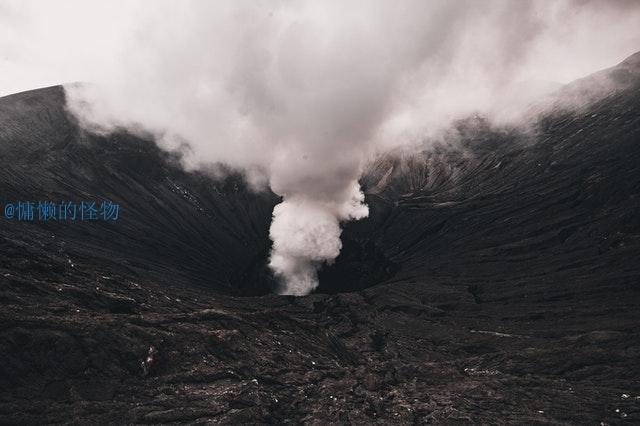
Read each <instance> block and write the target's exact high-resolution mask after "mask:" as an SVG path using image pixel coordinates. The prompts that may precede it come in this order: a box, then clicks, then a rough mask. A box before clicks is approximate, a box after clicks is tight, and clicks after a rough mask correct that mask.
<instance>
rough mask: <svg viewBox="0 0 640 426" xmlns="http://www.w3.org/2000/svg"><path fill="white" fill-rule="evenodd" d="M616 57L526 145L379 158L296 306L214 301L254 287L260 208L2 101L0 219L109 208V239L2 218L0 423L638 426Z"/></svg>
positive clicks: (135, 150)
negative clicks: (73, 203) (315, 289)
mask: <svg viewBox="0 0 640 426" xmlns="http://www.w3.org/2000/svg"><path fill="white" fill-rule="evenodd" d="M634 57H636V56H634ZM634 57H632V58H630V60H627V61H625V62H624V63H623V64H621V65H620V66H618V67H614V68H613V69H611V70H608V71H607V73H605V74H599V75H597V76H596V77H594V78H598V79H601V78H602V76H603V75H604V76H605V78H609V77H608V76H611V75H612V74H611V73H612V72H613V73H614V75H615V76H617V77H615V79H614V80H615V81H614V83H615V84H614V85H613V86H609V91H608V92H607V93H608V94H607V95H606V96H605V97H604V98H602V99H600V100H599V101H597V102H595V103H593V104H592V105H590V106H588V107H585V108H581V109H578V110H575V109H567V108H566V103H563V102H559V103H558V104H557V109H556V110H555V111H553V112H551V113H549V114H547V115H545V116H541V117H539V126H538V128H537V133H535V134H527V135H524V134H522V133H519V132H518V131H515V130H500V129H495V128H492V127H491V126H490V125H489V124H487V123H486V122H484V121H483V120H482V119H481V118H474V119H469V120H466V121H463V122H461V123H459V124H458V126H457V128H456V129H455V130H454V133H455V138H456V140H457V141H458V142H459V145H456V148H455V149H454V148H452V147H449V146H444V145H443V146H441V147H439V148H436V149H431V150H428V151H425V152H424V153H421V154H420V155H413V156H411V157H409V158H404V159H403V158H398V157H397V156H394V155H390V156H388V157H385V158H381V159H380V160H379V161H378V162H376V163H375V164H373V165H372V166H371V167H370V168H369V170H368V172H367V173H366V175H365V176H364V177H363V185H364V186H365V188H366V189H367V201H368V203H369V204H370V206H371V217H370V218H369V219H367V220H364V221H360V222H356V223H350V224H348V225H347V228H346V229H345V232H344V235H343V237H344V238H343V241H344V249H343V251H342V253H341V255H340V257H339V258H338V260H337V262H336V263H335V264H334V265H333V266H331V267H328V268H325V269H324V270H323V271H322V272H321V287H320V289H319V290H320V291H321V292H323V293H325V294H315V295H311V296H306V297H301V298H292V297H279V296H273V295H266V296H261V297H232V296H231V295H233V294H235V295H248V294H262V293H265V292H267V291H268V287H269V285H270V284H269V277H268V274H267V273H266V269H265V267H264V262H265V261H266V256H267V254H268V247H269V242H268V239H267V229H268V222H269V219H270V212H271V208H272V206H273V205H274V204H275V202H276V201H277V200H276V199H275V197H274V196H273V195H272V194H254V193H251V192H250V191H247V190H246V188H245V187H244V185H243V184H242V180H241V179H240V178H239V177H238V176H231V177H229V178H226V179H225V180H224V181H219V180H216V179H213V178H211V177H208V176H206V175H204V174H202V173H186V172H184V171H181V169H180V168H179V166H178V161H177V158H176V154H167V153H165V152H163V151H161V150H159V149H158V148H157V147H155V146H154V145H153V144H152V143H150V142H145V141H143V140H141V139H139V138H136V137H133V136H130V135H126V134H120V135H116V136H111V137H98V136H95V135H90V134H87V133H85V132H83V131H81V130H80V129H78V127H77V126H76V125H75V124H74V122H73V120H72V119H70V118H69V117H68V116H67V115H66V114H65V112H64V98H63V92H62V89H60V88H50V89H42V90H38V91H33V92H27V93H22V94H18V95H13V96H9V97H5V98H2V99H0V152H1V153H2V155H1V158H0V162H1V163H2V168H1V170H0V191H1V192H0V193H1V194H2V201H3V202H6V201H12V200H17V199H27V200H28V199H34V200H40V199H49V198H62V199H72V200H77V201H81V200H83V199H93V198H102V197H105V198H110V199H113V200H114V201H116V202H119V203H121V204H122V212H121V221H120V222H119V223H117V224H108V225H107V224H73V225H71V224H49V223H47V224H45V225H41V224H37V223H36V224H19V223H17V222H15V221H9V220H6V219H2V220H1V221H0V237H1V239H0V244H1V245H2V246H1V250H0V303H2V308H3V309H2V310H0V418H1V419H2V421H3V422H6V423H18V422H20V423H46V422H59V423H65V422H77V423H99V424H104V423H113V424H121V423H165V424H166V423H206V422H213V423H216V422H219V423H242V424H252V423H278V424H279V423H285V422H290V423H300V422H309V423H314V424H322V423H327V422H338V423H345V424H347V423H356V424H372V423H379V424H393V423H398V424H402V423H418V424H421V423H427V422H432V423H433V422H435V423H445V424H451V423H467V422H475V423H482V424H487V423H489V424H491V423H494V424H505V423H519V424H541V423H560V424H562V423H573V424H585V423H598V422H604V423H608V424H612V423H617V422H622V421H636V422H637V421H640V386H639V385H638V383H637V380H636V378H637V377H638V375H639V374H640V365H639V364H638V362H637V359H638V356H640V338H638V334H637V327H638V325H639V324H640V318H639V317H640V315H639V312H640V311H639V309H638V308H637V305H638V301H640V298H639V297H638V296H639V292H638V285H637V283H638V279H639V278H640V262H639V261H638V259H639V258H640V219H639V217H640V216H639V215H638V214H637V212H638V207H640V198H639V196H640V194H639V191H640V189H639V188H640V185H639V184H640V144H639V142H640V81H639V80H638V77H637V76H638V74H637V69H638V68H637V63H636V62H637V61H636V62H634V61H633V60H631V59H633V58H634ZM634 64H635V65H634ZM622 74H625V76H626V77H625V78H620V75H622ZM580 84H583V83H580ZM572 87H576V86H575V85H574V86H570V87H567V88H565V89H564V90H565V93H566V91H567V90H569V91H572V90H574V89H573V88H572ZM580 90H582V89H580ZM572 93H575V92H572ZM558 96H559V99H560V100H562V99H563V98H562V96H563V92H562V91H561V92H559V94H558ZM338 292H340V293H339V294H326V293H338ZM345 292H347V293H345ZM225 294H226V295H225Z"/></svg>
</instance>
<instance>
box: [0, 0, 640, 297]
mask: <svg viewBox="0 0 640 426" xmlns="http://www.w3.org/2000/svg"><path fill="white" fill-rule="evenodd" d="M0 5H3V6H4V7H5V8H8V9H10V10H12V11H14V12H15V13H17V14H19V15H21V16H22V18H21V19H23V22H22V23H19V24H16V25H14V28H13V29H9V30H6V31H8V34H9V36H8V38H7V40H10V42H9V45H8V46H7V45H6V43H5V44H2V45H0V54H5V55H9V57H10V58H11V59H10V60H8V61H5V62H0V63H2V64H3V65H2V66H3V67H5V69H6V70H7V74H6V75H9V76H13V78H15V79H16V81H22V82H23V83H22V84H26V83H25V82H26V81H29V79H33V80H34V81H45V80H46V81H47V83H49V82H50V81H51V79H52V78H54V79H59V81H69V80H86V81H90V82H92V83H94V84H89V85H81V86H68V87H67V91H68V99H69V109H70V110H71V111H72V112H74V113H75V114H76V115H77V116H78V117H79V118H80V119H81V122H82V123H83V124H84V125H85V126H87V127H89V128H91V129H94V130H97V131H106V132H108V131H112V130H114V129H118V128H123V127H124V128H128V129H133V130H135V129H138V130H143V131H144V132H151V133H152V134H154V135H155V137H156V139H157V140H158V142H159V143H160V144H162V145H164V146H167V147H176V146H179V145H180V144H183V143H185V142H186V143H188V144H189V145H190V147H191V151H190V152H191V155H190V156H188V157H187V158H186V165H187V166H188V167H199V166H200V165H201V164H204V163H214V162H222V163H226V164H228V165H231V166H233V167H237V168H241V169H244V170H245V171H246V173H247V175H248V176H249V178H250V180H251V181H252V182H266V183H267V184H268V185H269V186H270V187H271V189H272V190H273V191H274V192H276V193H278V194H280V195H281V196H282V197H283V203H282V204H280V205H279V206H277V207H276V209H275V210H274V220H273V223H272V227H271V237H272V239H273V241H274V245H273V252H272V256H271V261H270V265H271V267H272V269H273V270H274V272H275V274H276V275H277V276H278V277H280V278H281V279H282V283H283V292H285V293H291V294H304V293H307V292H309V291H311V290H312V289H313V288H314V287H315V286H316V285H317V279H316V275H315V271H316V268H318V267H319V266H320V265H321V264H322V263H323V262H330V261H332V259H334V258H335V257H336V256H337V255H338V253H339V250H340V239H339V237H340V222H341V221H345V220H350V219H358V218H362V217H364V216H366V211H367V209H366V206H364V205H363V196H362V194H361V192H360V189H359V186H358V179H359V177H360V174H361V170H362V167H363V164H364V161H365V160H366V158H367V157H368V155H369V154H370V153H371V152H372V151H373V150H375V149H379V148H380V147H390V146H395V145H400V144H404V143H407V142H411V141H415V140H419V139H421V138H424V137H425V135H429V134H435V132H437V131H439V130H441V129H442V128H444V127H446V126H447V125H448V123H450V122H451V120H454V119H456V118H460V117H463V116H465V115H467V114H470V113H472V112H477V111H480V112H484V113H487V114H490V115H491V116H493V117H495V118H496V119H498V118H501V117H502V118H504V117H507V118H509V117H512V116H513V111H514V110H518V108H520V107H521V106H523V105H524V104H526V101H527V100H528V96H525V95H526V94H527V93H528V92H532V94H535V93H536V92H537V91H536V90H529V89H531V88H533V87H538V88H539V87H541V85H540V84H537V85H536V84H529V83H526V82H530V81H533V82H536V81H538V82H539V81H560V82H566V81H569V80H571V79H573V78H576V77H579V76H581V75H584V74H586V73H588V72H591V71H593V70H595V69H598V68H602V67H604V66H608V65H611V64H613V63H616V62H618V61H620V60H621V59H623V58H624V57H625V56H627V55H628V54H630V53H632V52H634V51H635V50H637V49H638V46H640V35H639V34H638V31H637V28H640V5H638V4H637V3H634V2H596V1H559V2H553V3H552V2H534V1H519V2H516V1H498V0H495V1H485V2H476V1H464V0H459V1H450V0H447V1H429V2H425V1H416V0H405V1H402V2H393V1H376V0H370V1H350V0H347V1H322V2H317V1H242V0H240V1H233V2H222V1H220V2H217V1H204V0H203V1H194V0H191V1H189V0H186V1H179V2H178V1H173V2H171V1H165V0H156V1H153V2H150V1H149V2H145V1H137V2H136V1H130V2H116V3H112V2H97V1H77V2H76V1H73V2H69V3H67V2H64V7H63V2H54V1H48V2H44V1H43V2H35V1H26V2H22V1H21V2H13V1H12V2H6V1H2V0H0ZM0 19H3V18H0ZM7 19H9V18H7ZM9 20H10V21H11V22H14V23H16V22H18V21H19V20H18V19H17V18H10V19H9ZM51 22H53V23H54V24H51ZM3 46H4V47H3ZM8 52H9V53H8ZM10 52H14V53H10ZM15 52H18V53H21V54H22V57H19V55H18V56H15ZM25 52H27V53H25ZM39 54H42V57H40V56H39ZM25 70H27V71H25ZM43 70H47V72H46V73H45V72H44V71H43ZM40 74H42V75H43V76H44V75H45V74H46V78H44V77H41V75H40ZM39 79H40V80H39ZM17 85H19V84H18V83H11V82H7V81H0V90H5V91H6V90H9V89H10V88H12V87H16V86H17ZM8 88H9V89H8ZM514 94H515V95H514ZM505 106H506V107H505ZM505 111H507V112H509V114H506V115H505V114H504V113H505Z"/></svg>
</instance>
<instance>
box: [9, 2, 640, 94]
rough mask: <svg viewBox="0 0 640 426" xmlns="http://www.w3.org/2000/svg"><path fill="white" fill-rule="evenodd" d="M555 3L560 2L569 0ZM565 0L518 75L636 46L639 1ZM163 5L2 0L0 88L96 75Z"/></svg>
mask: <svg viewBox="0 0 640 426" xmlns="http://www.w3.org/2000/svg"><path fill="white" fill-rule="evenodd" d="M451 1H452V2H455V0H451ZM513 2H516V3H518V2H519V1H518V0H513ZM173 3H174V5H175V4H177V3H179V2H178V0H176V1H175V2H173ZM256 3H258V2H256ZM271 3H272V4H274V5H276V4H279V3H281V2H279V1H275V0H274V1H273V2H271ZM388 3H390V4H392V3H394V2H388ZM397 3H402V1H400V2H397ZM477 3H482V1H481V0H480V1H478V2H477ZM519 3H522V2H519ZM538 3H546V4H551V3H554V2H553V1H552V0H542V1H540V2H538ZM557 3H558V9H562V7H560V6H561V4H564V3H567V2H557ZM570 3H575V5H576V6H575V7H574V8H573V9H574V11H573V13H570V14H566V13H565V12H563V13H562V14H559V15H558V16H556V17H555V19H556V20H557V21H555V20H554V21H553V22H552V21H550V22H549V23H548V28H546V29H545V32H544V33H543V34H542V36H541V37H539V38H536V40H535V43H533V45H532V46H531V49H530V51H529V52H528V54H527V57H526V58H524V59H525V60H526V63H524V62H523V64H522V72H521V75H520V78H522V79H525V80H526V79H535V80H555V81H560V82H567V81H570V80H572V79H575V78H577V77H580V76H582V75H584V74H587V73H589V72H592V71H594V70H597V69H600V68H603V67H607V66H610V65H612V64H615V63H617V62H619V61H620V60H622V59H623V58H624V57H626V56H628V55H629V54H631V53H633V52H635V51H638V50H640V34H639V33H640V31H639V30H638V28H640V20H639V19H638V18H639V14H638V9H639V8H638V7H637V6H640V2H639V1H633V0H632V1H615V0H608V1H603V2H599V3H602V4H607V3H608V4H609V5H605V6H603V7H600V8H599V9H600V12H599V13H597V14H593V13H592V12H593V10H594V8H593V7H592V6H590V3H598V2H593V1H575V2H570ZM460 4H461V8H464V7H465V6H464V5H463V3H462V2H460ZM585 4H586V5H587V6H588V7H587V8H584V9H581V8H580V7H579V6H584V5H585ZM163 7H164V11H165V12H166V13H167V14H168V16H167V18H168V19H170V18H171V16H170V14H171V7H165V6H160V5H159V2H157V1H153V0H139V1H136V0H129V1H123V0H105V1H99V0H0V95H4V94H10V93H14V92H18V91H22V90H27V89H32V88H37V87H42V86H47V85H54V84H60V83H64V82H71V81H91V80H94V79H98V78H100V76H101V73H102V72H104V71H105V70H109V69H110V68H111V67H112V62H113V61H117V60H118V58H119V55H120V52H122V50H123V49H126V48H127V46H128V45H129V44H131V43H132V42H133V41H134V40H135V39H136V38H141V37H144V25H143V23H144V21H145V19H146V15H149V14H150V13H151V12H152V11H153V10H154V9H162V8H163ZM585 11H586V12H585ZM581 14H588V15H589V16H588V19H584V18H585V16H581ZM513 19H517V17H513ZM563 21H564V22H563ZM575 24H578V25H575ZM183 30H184V31H189V28H184V29H183ZM514 36H517V35H514ZM568 47H569V49H567V48H568ZM158 48H160V46H158Z"/></svg>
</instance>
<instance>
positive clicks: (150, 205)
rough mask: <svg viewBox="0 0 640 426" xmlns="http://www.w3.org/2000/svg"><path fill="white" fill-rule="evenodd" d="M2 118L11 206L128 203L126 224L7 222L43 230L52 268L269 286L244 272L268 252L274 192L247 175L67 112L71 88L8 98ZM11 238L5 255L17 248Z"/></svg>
mask: <svg viewBox="0 0 640 426" xmlns="http://www.w3.org/2000/svg"><path fill="white" fill-rule="evenodd" d="M0 117H1V119H2V127H0V193H1V194H2V198H3V203H6V202H16V201H19V200H22V201H35V202H37V201H54V202H56V203H59V202H61V201H74V202H76V203H78V204H79V203H80V202H81V201H97V202H100V201H102V200H105V199H106V200H112V201H113V202H115V203H118V204H119V205H120V208H121V211H120V217H119V220H118V223H117V224H104V223H101V222H100V221H97V223H80V220H79V213H78V221H77V222H78V223H76V224H72V225H71V224H69V223H65V224H57V223H54V222H52V221H50V222H49V223H47V224H46V225H44V226H39V225H38V222H39V221H38V220H37V218H36V220H35V222H36V225H35V226H34V224H18V223H15V222H16V220H15V219H14V221H13V222H10V221H6V220H4V221H2V223H1V224H0V229H1V230H2V232H5V233H7V234H6V236H11V235H12V234H14V233H19V234H22V233H26V235H31V234H35V236H36V238H38V239H39V240H40V241H41V242H42V244H44V245H43V247H42V254H41V256H40V257H42V258H43V259H47V260H48V261H49V262H51V263H52V266H53V265H58V269H59V268H62V270H64V269H65V266H66V265H67V261H68V260H69V259H70V260H71V261H73V262H84V261H86V262H89V263H91V262H95V265H96V267H99V266H102V265H103V262H108V263H111V264H112V266H114V267H118V268H126V269H128V270H130V271H132V272H133V273H135V270H137V269H142V270H144V271H148V272H154V273H159V274H169V275H171V274H179V275H180V274H182V275H185V276H187V277H188V281H189V282H190V284H203V285H206V286H208V287H209V288H211V289H212V290H217V291H222V292H228V293H234V292H239V293H242V294H252V293H256V292H258V293H264V292H268V291H269V289H268V288H267V287H266V286H265V283H260V284H261V285H262V288H259V287H258V286H257V285H256V284H255V283H252V282H251V281H250V280H246V279H244V277H243V276H242V274H243V271H245V270H246V269H247V265H250V264H251V262H252V261H253V257H254V256H258V255H259V256H260V258H264V256H265V253H267V251H268V248H269V241H268V237H267V231H268V225H269V221H270V216H271V208H272V206H273V205H274V203H275V202H276V198H275V197H274V196H273V195H272V194H268V193H264V194H255V193H252V192H251V191H249V190H248V189H247V187H246V185H245V184H244V183H243V179H242V177H241V176H238V175H233V174H232V175H231V176H229V177H227V178H225V179H223V180H214V179H212V178H211V177H208V176H207V175H205V174H203V173H185V172H184V171H182V169H181V167H180V165H179V154H176V153H173V154H172V153H167V152H164V151H162V150H160V149H159V148H158V147H157V146H156V145H155V144H154V143H153V142H151V141H150V140H142V139H140V138H137V137H133V136H131V135H128V134H126V133H121V134H116V135H113V136H109V137H100V136H97V135H94V134H88V133H86V132H84V131H83V130H82V129H80V128H79V127H78V125H77V124H76V123H75V121H74V120H73V119H72V118H71V117H69V115H68V114H67V113H66V111H65V100H64V89H63V88H62V87H51V88H46V89H40V90H34V91H30V92H25V93H20V94H16V95H12V96H8V97H5V98H2V100H1V101H0ZM9 240H10V239H9V238H7V239H5V240H4V244H5V245H8V246H7V247H6V248H5V249H4V250H2V251H3V252H5V253H6V252H11V250H13V249H14V248H12V247H13V246H12V245H11V243H9V242H8V241H9ZM8 262H9V265H11V260H10V259H9V260H8ZM176 279H178V280H180V279H179V278H176Z"/></svg>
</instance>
